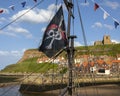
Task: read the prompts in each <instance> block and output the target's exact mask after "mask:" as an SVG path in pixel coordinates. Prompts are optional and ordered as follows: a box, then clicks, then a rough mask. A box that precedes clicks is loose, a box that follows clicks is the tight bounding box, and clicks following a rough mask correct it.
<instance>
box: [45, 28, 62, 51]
mask: <svg viewBox="0 0 120 96" xmlns="http://www.w3.org/2000/svg"><path fill="white" fill-rule="evenodd" d="M47 35H48V37H46V38H45V40H47V39H49V38H52V40H51V42H50V44H49V45H48V46H46V49H52V44H53V42H54V40H61V39H62V35H61V32H60V31H59V29H58V30H57V31H55V30H54V29H51V30H49V32H47Z"/></svg>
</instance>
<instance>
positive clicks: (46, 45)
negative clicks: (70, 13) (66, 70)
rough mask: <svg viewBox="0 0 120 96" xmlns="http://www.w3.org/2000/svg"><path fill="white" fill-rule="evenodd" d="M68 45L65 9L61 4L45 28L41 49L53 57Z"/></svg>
mask: <svg viewBox="0 0 120 96" xmlns="http://www.w3.org/2000/svg"><path fill="white" fill-rule="evenodd" d="M66 45H67V38H66V34H65V23H64V16H63V9H62V6H61V7H60V8H59V10H58V11H57V13H56V14H55V16H54V17H53V19H52V20H51V22H50V23H49V24H48V26H47V28H46V30H45V33H44V36H43V40H42V44H41V45H40V47H39V51H42V52H43V53H45V54H46V55H47V56H48V57H49V58H51V57H52V56H54V55H55V54H56V53H57V52H59V51H60V50H61V49H63V48H64V47H65V46H66Z"/></svg>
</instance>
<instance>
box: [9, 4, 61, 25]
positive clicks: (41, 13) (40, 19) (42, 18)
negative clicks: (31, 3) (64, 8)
mask: <svg viewBox="0 0 120 96" xmlns="http://www.w3.org/2000/svg"><path fill="white" fill-rule="evenodd" d="M58 6H59V5H58ZM58 6H56V5H54V4H51V5H50V6H48V8H47V9H38V8H35V9H33V10H31V11H29V12H27V11H28V10H29V9H25V10H22V11H19V12H18V13H17V14H15V15H13V16H12V17H11V20H15V19H16V18H18V17H20V16H21V15H22V14H25V13H26V12H27V13H26V14H25V15H24V16H22V17H21V18H20V19H19V20H17V21H19V22H31V23H44V22H48V21H50V19H51V18H52V17H53V15H54V12H55V11H54V9H55V8H57V7H58Z"/></svg>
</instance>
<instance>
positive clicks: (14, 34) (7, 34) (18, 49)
mask: <svg viewBox="0 0 120 96" xmlns="http://www.w3.org/2000/svg"><path fill="white" fill-rule="evenodd" d="M24 1H26V6H25V7H24V8H23V7H22V5H21V2H24ZM40 1H41V0H37V2H36V3H35V2H34V0H0V2H1V3H0V9H3V10H4V12H3V13H1V14H0V29H2V30H0V44H1V45H0V69H3V68H4V67H5V66H7V65H9V64H13V63H16V62H17V61H18V60H19V59H20V58H21V57H22V55H23V53H24V51H25V50H27V49H31V48H38V46H39V44H40V42H41V39H42V35H43V33H44V30H45V27H46V26H47V24H48V22H49V21H50V18H51V17H52V16H53V15H54V14H55V12H56V8H58V7H59V6H60V4H62V3H63V1H62V0H58V6H56V5H55V1H56V0H43V2H41V4H39V5H38V6H37V7H35V8H34V9H32V10H31V11H29V12H28V13H27V14H26V15H24V16H22V17H21V18H20V19H18V20H16V22H14V23H12V24H10V25H9V26H7V27H5V26H6V25H7V24H9V23H10V22H12V21H13V20H15V19H16V17H18V16H20V15H21V14H24V13H25V12H26V11H27V10H29V9H30V8H31V7H33V6H34V5H35V4H37V3H39V2H40ZM74 1H76V0H74ZM84 1H85V0H78V2H79V5H80V10H81V15H82V21H83V25H84V29H85V34H86V39H87V44H88V45H93V42H94V41H96V40H102V39H103V35H105V34H106V35H110V36H111V40H112V41H114V42H116V43H119V42H120V26H118V27H117V28H115V26H114V20H113V19H115V20H117V22H119V21H120V0H95V2H96V3H97V4H99V6H100V8H98V9H97V10H96V11H94V2H93V0H87V3H84ZM11 5H14V9H15V10H14V11H13V10H12V9H11V8H10V6H11ZM63 6H64V5H63ZM74 6H75V8H74V9H75V11H74V16H75V19H74V28H72V26H73V21H72V23H71V24H72V25H71V28H72V29H71V33H72V34H73V33H74V34H76V35H77V37H78V38H77V39H76V40H75V45H76V46H83V45H84V41H83V35H82V32H81V26H80V22H79V16H78V11H77V6H76V4H75V5H74ZM102 8H103V9H104V10H105V11H106V12H107V13H108V14H109V16H108V17H107V18H106V19H103V14H104V12H103V10H102ZM64 16H65V20H67V10H66V9H65V7H64ZM66 23H67V21H66ZM3 27H5V28H3Z"/></svg>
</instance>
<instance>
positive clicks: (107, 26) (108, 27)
mask: <svg viewBox="0 0 120 96" xmlns="http://www.w3.org/2000/svg"><path fill="white" fill-rule="evenodd" d="M104 27H105V28H107V29H109V30H113V29H114V27H113V26H112V25H108V24H104Z"/></svg>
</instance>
